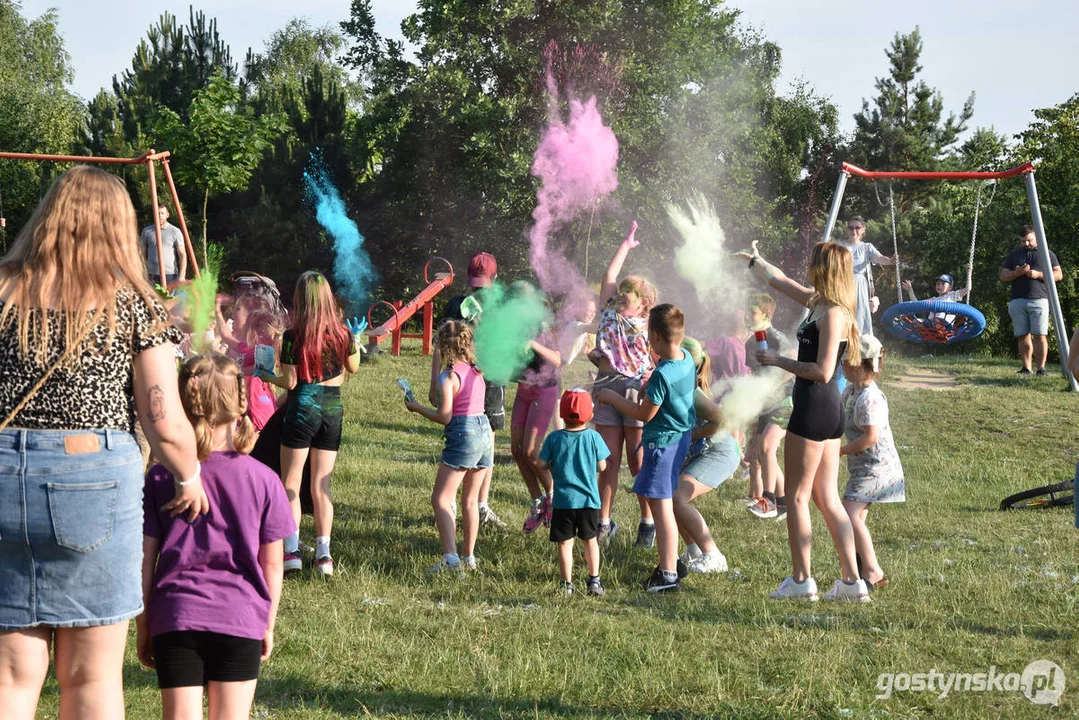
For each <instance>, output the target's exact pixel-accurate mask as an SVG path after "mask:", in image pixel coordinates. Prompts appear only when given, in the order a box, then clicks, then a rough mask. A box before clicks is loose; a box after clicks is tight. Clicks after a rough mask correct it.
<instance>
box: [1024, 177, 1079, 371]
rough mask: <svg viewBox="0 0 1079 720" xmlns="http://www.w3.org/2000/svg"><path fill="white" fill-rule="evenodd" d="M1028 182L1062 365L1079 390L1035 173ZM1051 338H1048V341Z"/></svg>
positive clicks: (1027, 178) (1028, 192) (1032, 213)
mask: <svg viewBox="0 0 1079 720" xmlns="http://www.w3.org/2000/svg"><path fill="white" fill-rule="evenodd" d="M1024 177H1025V178H1026V182H1027V199H1028V200H1029V201H1030V217H1031V219H1032V220H1033V221H1034V235H1035V236H1036V237H1037V238H1038V255H1039V257H1040V258H1041V262H1042V268H1044V272H1045V280H1046V285H1047V286H1048V287H1049V309H1050V310H1051V311H1052V313H1053V325H1054V327H1056V330H1057V350H1059V351H1060V365H1061V367H1063V368H1064V377H1066V378H1067V379H1068V383H1069V384H1070V385H1071V389H1072V391H1073V392H1079V383H1076V381H1075V377H1074V376H1073V375H1072V374H1071V371H1070V370H1068V335H1067V332H1068V331H1067V330H1066V329H1065V327H1064V313H1063V311H1061V309H1060V295H1058V294H1057V282H1056V278H1054V277H1053V262H1052V260H1051V259H1050V257H1049V241H1048V240H1046V239H1045V225H1044V224H1043V223H1042V208H1041V204H1040V203H1039V202H1038V188H1037V186H1035V184H1034V173H1033V172H1028V173H1026V175H1025V176H1024ZM1048 341H1049V338H1046V342H1048Z"/></svg>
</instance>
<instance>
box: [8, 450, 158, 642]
mask: <svg viewBox="0 0 1079 720" xmlns="http://www.w3.org/2000/svg"><path fill="white" fill-rule="evenodd" d="M142 487H143V464H142V453H141V451H140V450H139V446H138V443H137V442H135V438H134V437H133V436H132V435H131V434H129V433H126V432H122V431H119V430H11V429H8V430H4V431H3V432H0V630H18V629H22V628H28V627H35V626H38V625H45V626H50V627H65V628H66V627H93V626H96V625H111V624H113V623H117V622H121V621H124V620H129V619H131V618H133V617H135V616H136V615H138V614H139V613H140V612H142V580H141V574H142Z"/></svg>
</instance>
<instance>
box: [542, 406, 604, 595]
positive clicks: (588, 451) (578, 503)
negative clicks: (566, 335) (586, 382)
mask: <svg viewBox="0 0 1079 720" xmlns="http://www.w3.org/2000/svg"><path fill="white" fill-rule="evenodd" d="M558 414H559V415H560V416H561V417H562V420H564V421H565V423H566V427H565V429H564V430H555V431H554V432H552V433H551V434H550V435H548V436H547V439H546V440H544V441H543V448H542V449H541V450H540V453H539V464H538V467H539V468H540V471H541V472H544V473H550V475H551V479H552V481H553V483H554V500H553V502H552V505H553V506H554V510H553V512H552V514H551V542H556V543H558V569H559V570H560V571H561V573H562V585H561V589H562V591H563V592H565V593H566V594H567V595H571V594H573V537H574V536H577V537H579V538H580V539H581V540H582V541H583V542H584V559H585V564H586V565H587V566H588V585H587V587H588V594H589V595H603V594H604V592H605V591H604V589H603V583H602V582H600V579H599V541H598V540H597V539H596V536H597V535H598V533H599V508H600V502H599V480H598V475H599V473H601V472H603V469H604V468H605V467H606V466H607V461H606V458H607V457H608V456H609V455H610V454H611V452H610V450H608V449H607V444H606V443H605V442H603V438H602V437H601V436H600V434H599V433H598V432H596V431H595V430H592V429H591V428H589V427H588V426H587V425H586V423H587V422H588V421H589V420H591V419H592V396H591V395H590V394H589V393H588V392H586V391H584V390H582V389H580V388H573V389H572V390H567V391H566V392H564V393H562V400H561V402H560V403H559V407H558Z"/></svg>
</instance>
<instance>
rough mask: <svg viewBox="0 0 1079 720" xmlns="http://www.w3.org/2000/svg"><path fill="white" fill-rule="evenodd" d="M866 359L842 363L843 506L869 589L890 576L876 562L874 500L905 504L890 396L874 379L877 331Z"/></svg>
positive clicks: (868, 341)
mask: <svg viewBox="0 0 1079 720" xmlns="http://www.w3.org/2000/svg"><path fill="white" fill-rule="evenodd" d="M861 348H862V361H861V362H860V363H858V364H857V365H851V364H850V363H848V362H847V361H846V360H844V361H843V372H844V373H846V375H847V380H848V384H847V389H846V390H845V391H844V392H843V409H844V412H845V415H846V436H847V444H846V445H844V446H843V447H841V448H840V449H839V454H840V455H845V456H846V457H847V469H848V470H849V471H850V479H849V480H847V490H846V492H844V493H843V507H844V508H845V509H846V511H847V515H848V516H849V517H850V522H851V526H852V527H853V529H854V545H855V548H856V549H857V551H858V574H859V575H860V576H861V577H862V579H863V580H865V584H866V586H867V587H868V588H869V589H873V588H880V587H884V586H885V585H887V584H888V578H887V577H886V576H885V575H884V571H883V570H881V568H880V564H879V563H878V562H877V553H876V551H875V550H874V548H873V538H872V537H871V536H870V535H869V528H868V527H867V525H866V518H867V516H868V515H869V508H870V506H871V505H872V504H873V503H882V502H903V501H904V500H905V499H906V497H905V493H904V488H903V466H902V465H901V464H900V462H899V453H898V452H897V451H896V448H895V441H894V440H893V439H892V428H891V425H889V423H888V400H887V399H886V398H885V397H884V393H882V392H881V391H880V388H878V387H877V383H876V382H875V380H876V377H877V375H879V374H880V369H881V366H880V359H881V345H880V341H879V340H877V339H876V338H875V337H873V336H872V335H863V336H862V338H861Z"/></svg>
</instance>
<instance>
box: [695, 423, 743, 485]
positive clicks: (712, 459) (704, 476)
mask: <svg viewBox="0 0 1079 720" xmlns="http://www.w3.org/2000/svg"><path fill="white" fill-rule="evenodd" d="M741 463H742V450H741V448H739V447H738V441H737V440H735V439H734V438H733V437H732V436H731V435H729V434H726V433H725V434H724V435H723V436H721V437H720V438H718V439H716V440H714V441H713V440H710V439H708V438H705V439H703V440H697V441H696V442H694V443H693V444H692V445H690V447H689V455H688V456H687V457H686V462H685V466H684V467H683V468H682V474H683V475H689V476H690V477H691V478H693V479H694V480H696V481H697V482H699V483H700V484H701V485H707V486H708V487H710V488H712V489H713V490H714V489H715V488H717V487H719V486H720V485H722V484H723V482H724V481H725V480H726V479H727V478H729V477H730V476H731V475H733V474H734V471H735V470H737V469H738V466H739V465H741Z"/></svg>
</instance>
